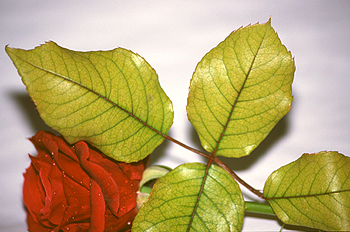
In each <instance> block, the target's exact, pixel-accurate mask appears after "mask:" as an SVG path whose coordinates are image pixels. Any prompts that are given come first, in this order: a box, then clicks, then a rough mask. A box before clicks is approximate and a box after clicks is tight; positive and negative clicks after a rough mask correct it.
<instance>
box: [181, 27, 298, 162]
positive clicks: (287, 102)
mask: <svg viewBox="0 0 350 232" xmlns="http://www.w3.org/2000/svg"><path fill="white" fill-rule="evenodd" d="M294 71H295V68H294V60H293V58H292V57H291V54H290V52H288V51H287V49H286V48H285V47H284V46H283V45H282V44H281V41H280V39H279V38H278V36H277V34H276V33H275V31H274V30H273V28H272V27H271V22H270V21H269V22H267V23H265V24H262V25H259V24H255V25H253V26H247V27H245V28H240V29H238V30H237V31H234V32H233V33H232V34H230V35H229V36H228V37H227V38H226V39H225V40H224V41H223V42H221V43H220V44H219V45H218V46H217V47H215V48H214V49H212V50H211V51H210V52H209V53H207V54H206V55H205V56H204V57H203V59H202V60H201V61H200V62H199V63H198V65H197V67H196V70H195V72H194V74H193V77H192V80H191V85H190V91H189V96H188V105H187V113H188V118H189V120H190V122H191V123H192V125H193V126H194V128H195V130H196V131H197V133H198V135H199V138H200V140H201V143H202V146H203V147H204V148H205V149H206V150H207V151H209V152H215V154H216V155H220V156H226V157H241V156H245V155H249V154H250V153H251V152H252V151H253V149H254V148H255V147H257V146H258V145H259V144H260V142H261V141H262V140H263V139H264V138H265V137H266V136H267V135H268V134H269V132H270V131H271V130H272V128H273V127H274V126H275V125H276V124H277V122H278V121H279V120H280V119H281V118H282V117H283V116H284V115H285V114H287V113H288V111H289V110H290V107H291V102H292V96H291V92H292V89H291V84H292V81H293V77H294Z"/></svg>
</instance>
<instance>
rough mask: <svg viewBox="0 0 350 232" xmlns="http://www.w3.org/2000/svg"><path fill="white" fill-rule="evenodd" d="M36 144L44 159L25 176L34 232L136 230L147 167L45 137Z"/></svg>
mask: <svg viewBox="0 0 350 232" xmlns="http://www.w3.org/2000/svg"><path fill="white" fill-rule="evenodd" d="M30 140H31V141H32V143H33V144H34V145H35V147H36V149H37V150H38V155H37V156H36V157H33V156H30V158H31V161H32V163H31V165H30V166H29V168H28V169H27V170H26V173H24V175H23V176H24V184H23V201H24V204H25V206H26V208H27V211H28V213H27V223H28V230H29V231H33V232H41V231H45V232H46V231H56V232H58V231H69V232H73V231H94V232H100V231H101V232H102V231H113V232H115V231H128V230H130V228H131V222H132V220H133V219H134V217H135V215H136V213H137V209H136V192H137V191H138V187H139V181H140V180H141V177H142V173H143V171H144V168H145V162H143V161H140V162H138V163H131V164H127V163H122V162H116V161H113V160H111V159H109V158H107V157H106V156H105V155H103V154H101V153H100V152H98V151H97V150H94V149H92V148H89V147H88V145H87V144H86V143H85V142H78V143H76V144H75V145H74V146H71V145H69V144H68V143H67V142H66V141H65V140H63V139H62V138H61V137H57V136H55V135H53V134H51V133H47V132H43V131H39V132H38V133H37V134H36V135H35V136H34V137H33V138H31V139H30Z"/></svg>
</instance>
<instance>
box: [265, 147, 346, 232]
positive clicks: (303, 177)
mask: <svg viewBox="0 0 350 232" xmlns="http://www.w3.org/2000/svg"><path fill="white" fill-rule="evenodd" d="M264 197H265V198H267V200H268V201H269V203H270V204H271V206H272V208H273V210H274V211H275V213H276V214H277V216H278V218H279V219H281V220H282V221H283V222H284V223H286V224H293V225H301V226H307V227H312V228H318V229H321V230H326V231H350V158H349V157H347V156H344V155H343V154H340V153H338V152H319V153H317V154H303V155H302V156H301V157H300V158H299V159H298V160H296V161H294V162H292V163H290V164H288V165H286V166H283V167H281V168H280V169H278V170H276V171H275V172H273V173H272V174H271V175H270V177H269V178H268V179H267V181H266V183H265V187H264Z"/></svg>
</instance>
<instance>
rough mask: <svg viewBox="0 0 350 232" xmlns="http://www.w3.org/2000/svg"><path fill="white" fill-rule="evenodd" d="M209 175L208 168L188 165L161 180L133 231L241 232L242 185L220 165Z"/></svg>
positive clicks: (141, 211) (144, 206) (242, 209)
mask: <svg viewBox="0 0 350 232" xmlns="http://www.w3.org/2000/svg"><path fill="white" fill-rule="evenodd" d="M205 172H206V165H204V164H199V163H187V164H183V165H180V166H178V167H177V168H175V169H174V170H173V171H171V172H169V173H168V174H166V175H165V176H163V177H161V178H160V179H158V181H157V182H156V183H155V185H154V186H153V189H152V192H151V195H150V197H149V199H148V201H147V202H146V203H145V204H144V205H143V206H142V207H141V209H140V211H139V213H138V214H137V216H136V218H135V220H134V222H133V228H132V231H186V230H187V229H188V228H189V231H201V232H204V231H240V230H241V227H242V224H243V217H244V200H243V197H242V193H241V190H240V188H239V186H238V184H237V183H236V182H235V180H234V179H233V178H232V177H231V176H230V175H229V174H228V173H227V172H226V171H225V170H224V169H222V168H221V167H219V166H216V165H211V166H210V167H209V170H208V174H207V175H206V173H205ZM205 176H206V179H205V184H204V188H203V191H202V192H201V186H202V183H203V178H204V177H205ZM198 198H199V199H198ZM197 202H198V205H196V203H197Z"/></svg>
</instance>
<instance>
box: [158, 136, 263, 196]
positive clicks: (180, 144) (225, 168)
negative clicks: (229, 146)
mask: <svg viewBox="0 0 350 232" xmlns="http://www.w3.org/2000/svg"><path fill="white" fill-rule="evenodd" d="M161 135H162V136H163V137H164V138H166V139H167V140H170V141H171V142H173V143H176V144H177V145H179V146H181V147H183V148H185V149H187V150H190V151H192V152H194V153H196V154H198V155H200V156H203V157H205V158H207V159H209V160H212V161H214V162H215V163H216V164H218V165H219V166H220V167H222V168H223V169H224V170H226V171H227V172H228V173H229V174H230V175H231V176H232V177H233V178H234V179H235V180H236V181H237V182H238V183H240V184H241V185H243V186H244V187H245V188H247V189H248V190H249V191H251V192H252V193H254V194H255V195H256V196H258V197H259V198H261V199H264V196H263V194H262V193H261V192H260V191H259V190H257V189H255V188H253V187H252V186H250V185H249V184H248V183H247V182H245V181H244V180H242V179H241V178H240V177H239V176H238V175H237V174H236V173H235V172H234V171H232V170H231V169H230V168H229V167H228V166H227V165H226V164H225V163H223V162H222V161H221V160H219V159H218V158H216V157H215V156H214V157H213V156H211V155H208V154H205V153H203V152H201V151H198V150H196V149H194V148H192V147H190V146H187V145H186V144H183V143H182V142H180V141H178V140H176V139H174V138H172V137H170V136H168V135H165V134H161ZM209 163H211V161H210V162H209Z"/></svg>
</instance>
